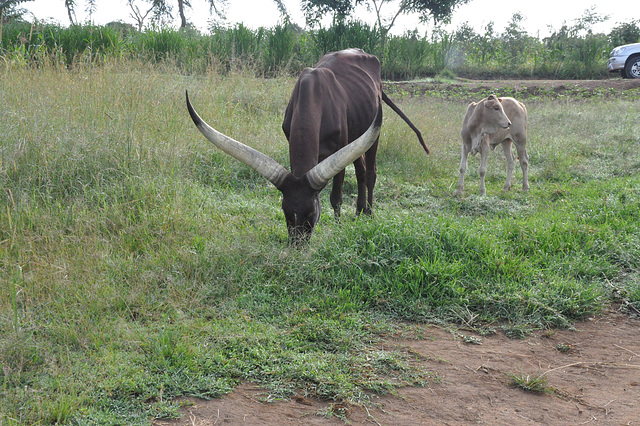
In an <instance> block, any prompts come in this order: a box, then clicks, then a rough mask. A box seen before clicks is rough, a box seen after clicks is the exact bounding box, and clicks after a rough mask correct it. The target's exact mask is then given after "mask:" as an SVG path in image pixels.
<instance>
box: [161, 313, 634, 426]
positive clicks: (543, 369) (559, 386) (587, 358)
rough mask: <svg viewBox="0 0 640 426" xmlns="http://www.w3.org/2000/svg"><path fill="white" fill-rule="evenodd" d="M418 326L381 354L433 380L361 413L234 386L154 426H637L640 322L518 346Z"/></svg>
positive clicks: (598, 320)
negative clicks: (524, 380)
mask: <svg viewBox="0 0 640 426" xmlns="http://www.w3.org/2000/svg"><path fill="white" fill-rule="evenodd" d="M422 328H423V329H422V333H421V334H422V335H423V336H424V337H423V338H422V339H420V340H411V339H405V338H388V339H386V341H385V343H384V346H385V348H386V349H390V348H391V349H395V350H400V351H405V352H406V353H408V354H410V355H411V356H412V358H413V359H414V360H415V361H414V362H416V363H419V364H420V365H421V366H422V367H423V368H424V369H426V370H427V371H430V372H433V373H435V374H436V376H437V380H434V381H433V383H430V384H429V385H428V386H427V387H421V388H413V387H405V388H400V389H398V390H397V392H396V393H395V394H394V395H383V396H376V395H374V396H372V397H371V402H372V404H371V405H370V406H368V407H364V406H347V405H344V404H337V403H333V402H332V401H323V400H317V399H310V398H304V397H301V396H299V397H294V398H293V399H291V400H290V401H280V402H271V403H269V402H265V400H267V399H268V398H267V396H268V392H267V391H266V390H264V389H261V388H260V387H258V386H256V385H253V384H251V383H244V384H242V385H241V386H239V387H238V388H236V389H235V390H234V391H233V392H232V393H231V394H229V395H227V396H225V397H224V398H221V399H214V400H202V399H196V398H189V403H190V404H191V405H189V406H186V407H184V408H183V409H182V413H183V417H182V418H181V419H177V420H156V421H155V422H154V425H155V426H169V425H172V426H174V425H200V426H204V425H220V424H247V425H281V426H285V425H343V424H354V425H360V424H371V425H462V424H491V425H505V424H510V425H540V424H544V425H580V424H593V425H640V339H639V338H638V335H639V334H640V319H637V318H633V317H630V316H629V315H628V314H623V313H620V312H618V311H615V310H611V311H610V312H608V313H607V314H606V315H603V316H599V317H594V318H590V319H588V320H586V321H584V322H581V323H579V324H576V325H575V330H557V331H544V332H538V333H536V334H534V335H532V336H529V337H528V338H526V339H522V340H518V339H510V338H508V337H506V336H505V335H503V334H501V333H499V334H494V335H491V336H488V337H480V336H475V335H473V333H470V332H464V334H461V332H460V330H458V331H457V332H454V331H452V329H450V328H445V327H437V326H431V325H424V326H423V327H422ZM465 337H466V338H465ZM465 340H466V341H470V343H465ZM472 341H473V342H475V343H471V342H472ZM510 375H516V376H520V377H526V376H527V375H528V376H530V377H531V378H538V377H541V376H542V377H546V379H547V383H546V387H547V392H546V393H545V392H542V393H536V392H532V391H527V390H524V389H522V388H519V387H516V386H514V385H513V384H512V379H511V376H510ZM331 412H333V413H335V415H333V416H329V415H328V413H331Z"/></svg>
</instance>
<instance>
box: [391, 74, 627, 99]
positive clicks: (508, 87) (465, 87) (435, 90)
mask: <svg viewBox="0 0 640 426" xmlns="http://www.w3.org/2000/svg"><path fill="white" fill-rule="evenodd" d="M384 86H385V87H384V89H385V91H390V92H393V91H394V90H397V89H402V90H405V91H407V92H408V93H411V94H412V95H414V96H421V95H424V94H429V95H434V94H435V95H438V94H441V95H444V96H448V95H449V96H450V95H451V94H460V93H463V94H464V95H465V96H463V97H465V98H466V97H468V96H471V97H472V98H473V94H474V93H478V94H482V96H477V99H476V100H480V99H482V98H483V97H484V93H486V92H487V90H488V89H493V92H494V93H495V94H496V95H498V96H514V97H516V98H518V99H519V100H526V99H529V98H532V97H542V98H543V99H549V98H557V97H560V96H576V95H577V96H580V97H589V96H602V95H605V96H606V95H614V94H615V93H617V92H623V91H627V90H636V91H637V90H638V89H640V79H622V78H611V79H606V80H491V81H487V80H483V81H476V80H466V79H459V80H458V81H456V82H455V83H436V82H419V81H396V82H385V84H384ZM502 92H506V93H502ZM473 99H475V98H473Z"/></svg>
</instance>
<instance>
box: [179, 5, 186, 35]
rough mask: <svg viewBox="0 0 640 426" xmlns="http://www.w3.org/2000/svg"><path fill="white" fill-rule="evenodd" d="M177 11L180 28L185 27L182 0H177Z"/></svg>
mask: <svg viewBox="0 0 640 426" xmlns="http://www.w3.org/2000/svg"><path fill="white" fill-rule="evenodd" d="M178 12H179V13H180V28H185V27H186V26H187V18H186V17H185V16H184V0H178Z"/></svg>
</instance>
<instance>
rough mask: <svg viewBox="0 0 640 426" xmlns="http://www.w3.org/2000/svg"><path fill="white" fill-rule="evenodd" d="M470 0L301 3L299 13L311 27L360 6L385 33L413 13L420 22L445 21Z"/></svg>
mask: <svg viewBox="0 0 640 426" xmlns="http://www.w3.org/2000/svg"><path fill="white" fill-rule="evenodd" d="M469 1H470V0H302V11H303V12H304V14H305V17H306V19H307V23H309V24H311V25H313V24H315V23H317V22H318V20H319V19H320V18H321V17H322V16H324V15H325V14H327V13H333V14H335V15H337V16H343V17H345V16H348V15H349V14H350V13H352V12H353V11H354V9H355V7H356V6H358V5H364V6H366V7H367V8H368V9H369V10H373V11H374V12H375V14H376V25H377V26H378V27H379V28H380V30H381V31H383V32H384V33H388V32H389V31H390V30H391V28H392V27H393V25H394V24H395V22H396V19H397V18H398V17H399V16H401V15H409V14H417V15H419V17H420V21H422V22H428V21H430V20H433V22H434V23H440V22H448V21H449V20H450V19H451V15H452V14H453V11H454V10H455V8H456V7H458V6H460V5H463V4H465V3H468V2H469ZM387 6H389V7H394V8H395V11H394V12H391V13H389V14H385V13H384V12H383V9H388V7H387Z"/></svg>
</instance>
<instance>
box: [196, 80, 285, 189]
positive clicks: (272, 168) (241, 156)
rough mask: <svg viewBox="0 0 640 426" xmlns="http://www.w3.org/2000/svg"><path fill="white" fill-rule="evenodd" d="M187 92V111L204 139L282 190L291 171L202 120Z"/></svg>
mask: <svg viewBox="0 0 640 426" xmlns="http://www.w3.org/2000/svg"><path fill="white" fill-rule="evenodd" d="M185 92H186V95H187V109H188V110H189V115H191V119H192V120H193V122H194V123H195V125H196V127H197V128H198V130H200V133H202V134H203V135H204V137H206V138H207V139H208V140H209V142H211V143H212V144H214V145H215V146H216V147H218V148H220V149H221V150H222V151H224V152H226V153H227V154H229V155H230V156H232V157H233V158H235V159H236V160H238V161H241V162H243V163H244V164H246V165H247V166H249V167H251V168H252V169H254V170H255V171H256V172H258V173H260V174H261V175H262V176H264V177H265V178H267V180H268V181H269V182H271V183H272V184H274V185H275V186H276V188H280V185H282V182H283V181H284V179H285V177H286V176H287V175H288V174H289V171H288V170H287V169H285V168H284V167H282V165H280V163H278V162H277V161H276V160H274V159H273V158H271V157H269V156H268V155H265V154H263V153H261V152H260V151H257V150H255V149H253V148H251V147H250V146H247V145H245V144H243V143H241V142H238V141H237V140H235V139H232V138H230V137H229V136H226V135H225V134H223V133H220V132H219V131H217V130H216V129H214V128H213V127H211V126H209V125H208V124H207V123H206V122H205V121H204V120H203V119H202V118H200V116H199V115H198V113H197V112H196V110H195V109H194V108H193V106H192V105H191V102H190V101H189V92H188V91H185Z"/></svg>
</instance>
